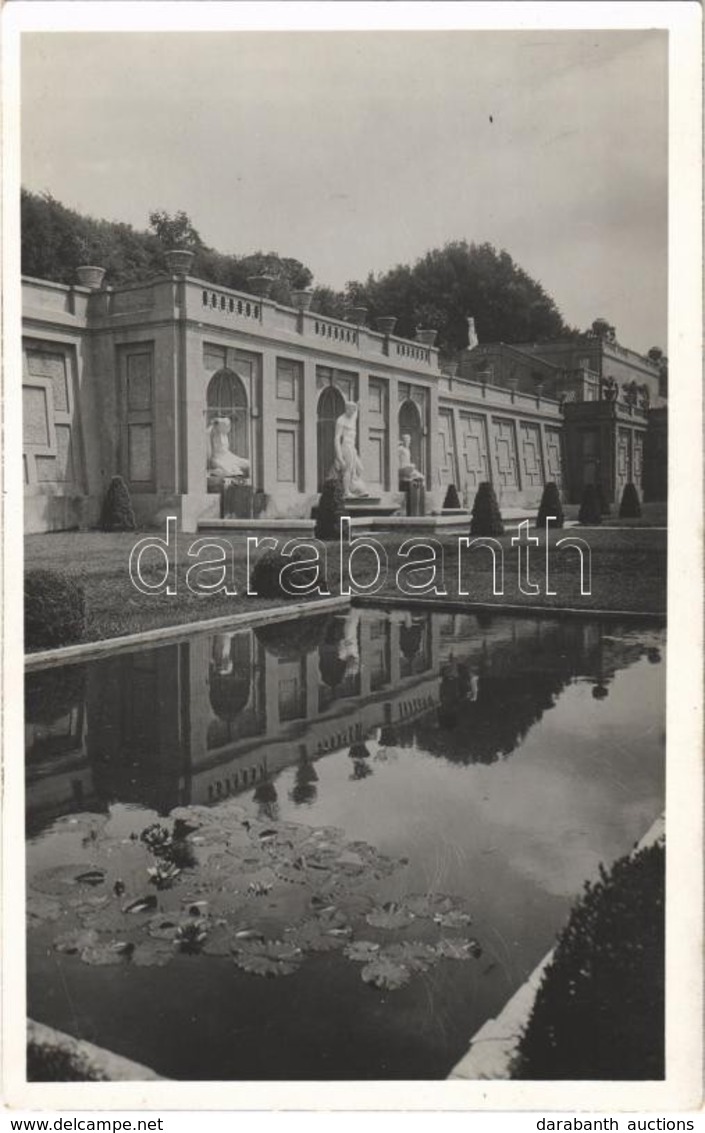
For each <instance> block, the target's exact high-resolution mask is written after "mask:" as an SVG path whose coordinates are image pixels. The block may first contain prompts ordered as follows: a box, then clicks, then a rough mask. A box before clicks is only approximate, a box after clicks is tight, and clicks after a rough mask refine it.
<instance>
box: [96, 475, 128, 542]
mask: <svg viewBox="0 0 705 1133" xmlns="http://www.w3.org/2000/svg"><path fill="white" fill-rule="evenodd" d="M99 526H100V530H101V531H134V530H135V527H136V523H135V513H134V511H133V510H132V501H131V500H130V492H129V489H128V487H127V484H126V483H125V481H124V480H123V478H122V476H113V478H112V480H111V481H110V484H109V485H108V490H107V492H106V493H105V499H104V501H103V509H102V511H101V513H100V524H99Z"/></svg>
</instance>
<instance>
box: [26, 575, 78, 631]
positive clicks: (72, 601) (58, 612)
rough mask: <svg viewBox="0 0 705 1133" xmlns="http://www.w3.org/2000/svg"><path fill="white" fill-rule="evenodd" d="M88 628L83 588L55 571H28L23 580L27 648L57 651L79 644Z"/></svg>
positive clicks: (67, 576)
mask: <svg viewBox="0 0 705 1133" xmlns="http://www.w3.org/2000/svg"><path fill="white" fill-rule="evenodd" d="M85 628H86V602H85V596H84V592H83V587H82V586H81V584H80V582H75V581H74V579H72V578H71V577H70V576H69V575H66V574H62V573H61V572H60V571H53V570H42V569H38V570H28V571H27V573H26V574H25V577H24V645H25V649H26V650H30V649H55V648H57V647H58V646H61V645H72V644H73V643H74V642H75V641H80V640H81V638H82V637H83V634H84V632H85Z"/></svg>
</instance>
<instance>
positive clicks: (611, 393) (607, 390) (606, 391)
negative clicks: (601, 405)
mask: <svg viewBox="0 0 705 1133" xmlns="http://www.w3.org/2000/svg"><path fill="white" fill-rule="evenodd" d="M602 393H603V396H604V399H605V401H616V400H617V397H618V395H619V386H618V385H617V383H616V381H615V380H614V378H603V379H602Z"/></svg>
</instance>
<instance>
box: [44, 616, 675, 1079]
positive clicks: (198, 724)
mask: <svg viewBox="0 0 705 1133" xmlns="http://www.w3.org/2000/svg"><path fill="white" fill-rule="evenodd" d="M664 643H665V638H664V633H663V632H662V631H661V630H658V629H653V628H649V627H647V626H639V625H638V624H634V623H630V624H629V625H628V626H627V625H622V624H619V623H615V622H612V621H601V622H597V621H595V622H588V621H583V620H572V621H561V620H559V619H557V618H546V619H540V618H530V617H509V616H506V617H505V616H497V617H494V616H493V617H487V616H485V615H479V616H474V615H472V616H471V615H467V616H466V615H455V614H454V615H449V614H441V613H428V614H422V615H417V614H414V615H413V616H412V615H410V614H404V613H400V612H398V611H394V612H391V613H388V612H381V611H372V610H365V611H359V610H353V611H350V612H348V613H347V614H345V613H343V614H340V615H333V616H326V615H317V616H315V617H310V618H306V619H298V620H296V621H295V622H288V623H272V622H270V623H267V624H265V625H264V626H262V627H260V628H257V629H244V630H240V631H237V632H235V633H221V634H217V635H210V636H209V635H194V636H192V637H190V638H188V639H186V640H183V641H180V642H178V643H173V644H166V645H163V646H160V647H158V648H150V649H144V650H140V651H135V652H132V653H121V654H116V655H114V656H110V655H106V656H105V657H104V658H101V659H100V660H97V661H94V662H90V663H87V664H79V665H72V666H65V667H63V668H58V669H50V670H43V671H38V672H35V673H31V674H29V675H28V678H27V691H26V698H27V833H28V848H27V854H28V886H29V888H28V920H29V936H28V1000H29V1014H30V1016H31V1017H33V1018H34V1019H37V1020H39V1021H41V1022H45V1023H49V1024H50V1025H53V1026H55V1027H58V1028H60V1029H61V1030H65V1031H68V1032H70V1033H71V1034H74V1035H77V1036H79V1037H82V1038H86V1039H88V1040H91V1041H93V1042H95V1043H98V1044H99V1045H102V1046H106V1047H109V1048H110V1049H112V1050H114V1051H116V1052H118V1053H120V1054H123V1055H125V1056H127V1057H129V1058H133V1059H135V1060H137V1061H139V1062H143V1063H146V1064H147V1065H149V1066H151V1067H153V1068H154V1069H155V1070H156V1071H157V1072H159V1073H161V1074H164V1075H166V1076H167V1077H174V1078H184V1079H191V1080H197V1079H216V1080H217V1079H220V1080H233V1079H242V1080H245V1079H292V1078H305V1079H356V1078H358V1079H385V1078H409V1079H413V1078H442V1077H445V1076H446V1075H447V1074H448V1073H449V1072H450V1070H451V1069H452V1067H453V1065H454V1064H455V1062H456V1061H457V1060H458V1059H459V1058H460V1057H461V1055H462V1054H463V1053H464V1052H465V1050H466V1049H467V1046H468V1043H469V1040H470V1039H471V1037H472V1035H473V1034H474V1033H475V1031H477V1029H478V1028H479V1027H480V1026H481V1025H482V1024H483V1023H484V1022H485V1021H486V1020H487V1019H488V1018H490V1017H492V1016H494V1015H496V1014H497V1013H498V1011H500V1010H501V1008H502V1007H503V1005H504V1004H505V1003H506V1001H507V1000H508V999H509V998H510V996H511V995H512V994H513V993H514V991H516V989H517V988H518V987H519V986H520V985H521V983H522V982H523V980H524V979H525V978H526V976H527V975H528V974H529V973H530V972H531V970H532V969H533V968H534V967H535V965H536V964H537V963H538V961H539V960H540V959H541V958H542V956H543V955H544V954H545V952H546V951H547V950H548V949H549V948H550V947H551V945H552V944H553V942H554V939H555V935H556V933H557V932H558V931H559V930H560V928H561V927H562V925H563V924H564V923H565V921H566V918H567V916H568V913H569V911H570V908H571V906H572V905H573V904H574V902H575V900H576V897H577V896H578V895H579V893H580V891H581V889H582V886H583V883H584V881H585V880H586V879H587V878H592V877H594V876H595V875H596V872H597V868H598V864H599V863H600V862H604V863H610V862H612V861H613V860H614V859H615V858H617V857H618V856H620V855H621V854H623V853H626V852H627V851H629V850H630V849H631V848H632V846H633V844H634V843H635V841H637V840H638V839H639V838H640V837H641V836H642V835H643V834H644V833H645V832H646V830H647V829H648V827H649V826H650V824H651V822H652V821H653V820H654V819H655V818H656V817H657V816H658V815H659V814H660V813H661V811H662V809H663V804H664V777H665V767H664V696H665V693H664V684H665V653H664Z"/></svg>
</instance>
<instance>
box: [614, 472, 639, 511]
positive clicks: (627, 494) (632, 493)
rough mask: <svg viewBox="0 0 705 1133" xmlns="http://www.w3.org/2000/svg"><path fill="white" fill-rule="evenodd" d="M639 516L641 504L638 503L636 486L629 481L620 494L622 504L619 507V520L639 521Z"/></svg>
mask: <svg viewBox="0 0 705 1133" xmlns="http://www.w3.org/2000/svg"><path fill="white" fill-rule="evenodd" d="M640 516H641V504H640V502H639V493H638V492H637V490H636V484H633V483H632V481H631V480H630V481H629V483H628V484H626V485H625V487H624V491H623V493H622V502H621V504H620V505H619V518H620V519H639V517H640Z"/></svg>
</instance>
